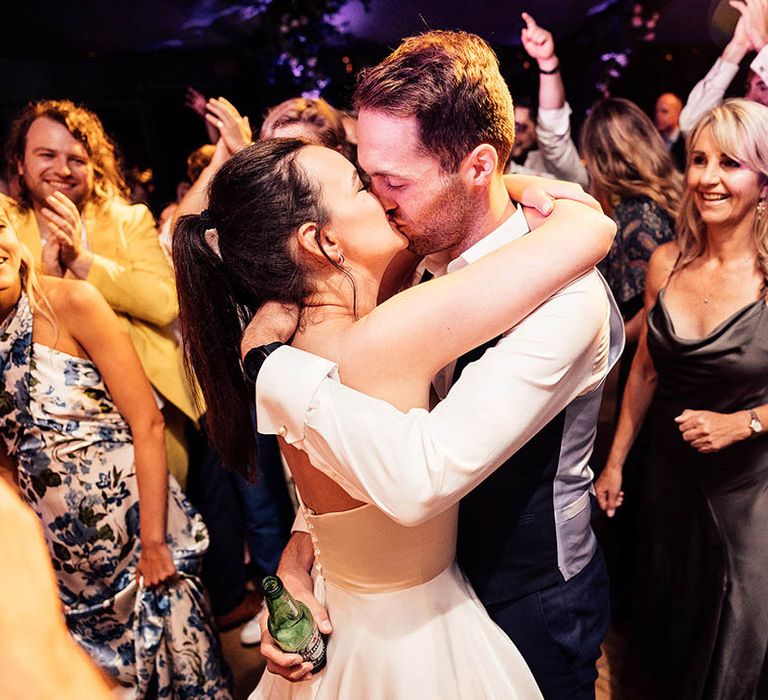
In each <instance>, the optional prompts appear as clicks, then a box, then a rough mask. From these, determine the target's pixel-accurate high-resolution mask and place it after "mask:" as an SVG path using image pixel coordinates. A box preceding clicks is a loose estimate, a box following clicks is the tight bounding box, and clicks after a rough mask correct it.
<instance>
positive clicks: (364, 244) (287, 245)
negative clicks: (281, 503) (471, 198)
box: [174, 139, 614, 700]
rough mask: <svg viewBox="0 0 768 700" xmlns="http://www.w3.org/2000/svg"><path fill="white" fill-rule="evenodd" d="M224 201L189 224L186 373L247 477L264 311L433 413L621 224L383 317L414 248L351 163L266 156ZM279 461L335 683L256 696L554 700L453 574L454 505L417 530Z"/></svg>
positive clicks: (560, 229)
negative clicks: (250, 338) (385, 283)
mask: <svg viewBox="0 0 768 700" xmlns="http://www.w3.org/2000/svg"><path fill="white" fill-rule="evenodd" d="M511 194H512V195H513V196H514V195H518V196H519V195H520V193H516V192H511ZM209 202H210V203H209V209H208V210H207V211H205V212H203V213H202V214H200V215H191V216H186V217H183V218H182V219H181V220H180V221H179V223H178V226H177V229H176V234H175V236H174V263H175V266H176V271H177V283H178V289H179V296H180V302H181V319H182V328H183V332H184V335H185V345H186V352H187V358H188V361H189V365H190V367H191V368H193V369H194V371H195V373H196V375H197V377H198V379H199V381H200V384H201V387H202V389H203V393H204V395H205V399H206V403H207V405H208V407H209V415H210V427H211V437H212V440H213V442H214V444H215V445H216V447H217V448H218V449H220V450H221V452H222V454H223V455H224V458H225V461H226V462H227V463H228V464H229V465H230V466H231V467H233V468H245V466H246V465H252V464H253V463H254V452H255V450H254V436H253V432H252V427H251V415H250V406H251V396H252V394H251V390H250V388H249V387H247V386H246V383H245V380H244V379H243V376H242V371H241V367H240V362H239V339H240V334H241V328H242V324H243V322H244V321H247V320H248V319H249V318H250V317H251V316H252V315H253V314H254V313H255V312H256V310H258V308H260V306H261V305H263V304H264V303H265V302H267V301H278V302H284V303H295V304H298V305H299V307H300V308H301V322H300V324H299V329H298V331H297V333H296V335H295V337H294V338H293V345H294V346H295V347H298V348H301V349H303V350H307V351H309V352H312V353H315V354H318V355H322V356H324V357H326V358H328V359H330V360H332V361H333V362H335V363H337V364H338V366H339V371H340V378H341V380H342V381H343V382H344V383H345V384H347V385H349V386H352V387H354V388H356V389H359V390H361V391H363V392H365V393H367V394H370V395H372V396H376V397H378V398H381V399H384V400H386V401H388V402H390V403H391V404H393V405H394V406H396V407H398V408H399V409H401V410H408V409H410V408H413V407H424V408H426V407H428V406H429V393H430V383H431V380H432V377H433V376H434V375H435V374H436V373H437V372H438V370H440V369H441V368H442V367H444V366H446V365H447V364H448V363H449V362H451V361H452V360H454V359H456V358H457V357H459V356H460V355H462V354H464V353H465V352H467V351H469V350H470V349H472V348H475V347H477V346H478V345H480V344H482V343H484V342H487V341H488V340H490V339H492V338H494V337H496V336H497V335H499V334H501V333H503V332H504V331H506V330H507V329H509V328H510V327H512V326H513V325H515V324H516V323H517V322H519V321H520V320H521V319H522V318H524V317H525V316H526V315H527V314H528V313H530V312H531V311H532V310H533V309H535V308H536V307H537V306H538V305H539V304H540V303H541V302H542V301H544V300H545V299H547V298H548V297H549V296H551V295H552V294H553V293H554V292H555V291H557V290H558V289H560V288H561V287H563V286H564V285H565V284H567V283H568V282H570V281H572V280H573V279H575V278H576V277H578V276H580V275H581V274H583V273H584V272H586V271H587V270H588V269H590V268H591V267H592V266H593V265H594V264H595V263H596V262H597V261H598V260H599V259H600V258H601V257H602V256H603V255H604V254H605V252H606V250H607V248H608V246H609V245H610V241H611V238H612V235H613V232H614V226H613V224H612V222H611V221H610V220H609V219H607V218H606V217H604V216H602V215H601V214H599V213H597V212H595V211H594V210H592V209H591V208H589V207H587V206H585V205H581V204H577V203H575V202H569V201H562V200H561V201H558V202H557V203H556V204H555V205H554V211H553V213H552V214H551V215H550V216H549V217H548V218H547V219H546V221H545V222H544V223H543V224H541V226H539V227H538V228H537V229H536V231H535V232H534V233H532V234H530V235H527V236H524V237H522V238H521V239H518V240H516V241H514V242H512V243H509V244H507V245H505V246H503V247H502V248H500V249H499V250H498V251H496V252H493V253H491V254H489V255H487V256H485V257H483V258H482V259H480V260H478V261H477V262H475V263H473V264H472V265H470V266H467V267H464V268H462V269H461V270H458V271H456V272H454V273H452V274H451V275H449V276H447V277H443V278H440V279H436V280H432V281H430V282H427V283H425V284H421V285H418V286H417V287H414V288H411V289H409V290H407V291H405V292H402V293H400V294H397V295H395V296H393V297H392V298H391V299H389V300H388V301H386V302H384V303H382V304H380V305H379V306H376V300H377V296H378V291H379V285H380V283H381V280H382V277H383V275H384V272H385V270H386V269H387V266H388V264H389V263H390V261H391V260H392V259H393V257H394V256H395V255H396V254H397V253H398V252H399V251H401V250H402V249H403V248H405V247H406V246H407V245H408V240H407V239H406V238H405V237H404V236H403V235H402V234H401V233H400V232H399V231H398V230H396V229H395V228H394V227H393V226H391V225H390V223H389V221H388V220H387V217H386V214H385V212H384V210H383V208H382V206H381V204H380V203H379V201H378V200H377V199H376V197H374V196H373V195H372V194H371V193H370V192H368V191H367V190H366V188H365V186H364V185H363V183H362V182H361V181H360V179H359V177H358V175H357V172H356V170H355V168H354V167H353V166H352V164H351V163H349V162H348V161H347V160H346V159H344V158H343V157H342V156H341V155H339V154H338V153H336V152H334V151H331V150H329V149H325V148H321V147H318V146H311V145H307V144H305V143H304V142H302V141H299V140H295V139H280V140H270V141H262V142H259V143H257V144H254V145H253V146H250V147H248V148H246V149H244V150H242V151H240V152H239V153H237V154H235V155H234V156H233V157H232V158H230V160H228V161H227V162H226V163H225V164H224V165H223V166H222V168H221V170H220V171H219V172H218V173H217V174H216V176H215V178H214V180H213V181H212V183H211V189H210V197H209ZM576 232H578V235H577V233H576ZM553 250H555V251H557V254H556V255H553ZM457 319H460V321H461V322H460V324H459V323H457ZM285 381H286V382H288V383H289V382H290V381H291V378H290V377H286V378H285ZM282 448H283V452H284V455H285V458H286V460H287V462H288V464H289V466H290V469H291V472H292V474H293V478H294V480H295V482H296V484H297V487H298V490H299V492H300V495H301V499H302V502H303V508H304V513H305V516H306V518H307V521H308V526H309V528H310V531H311V532H312V536H313V542H314V544H315V556H316V560H317V562H318V567H317V568H318V570H319V571H320V573H321V574H322V575H321V577H320V578H319V579H318V589H317V590H316V593H317V595H318V598H320V599H321V600H322V601H323V602H324V603H325V604H326V606H327V607H328V611H329V613H330V615H331V616H332V617H333V620H334V629H335V631H334V634H333V636H332V637H331V638H330V641H329V646H328V665H327V667H326V669H325V670H323V671H322V673H319V674H317V675H316V676H314V677H313V678H312V679H311V680H310V681H309V682H307V683H302V684H291V683H290V682H288V681H286V680H285V679H283V678H281V677H278V676H275V675H273V674H269V673H267V674H265V676H264V678H263V679H262V681H261V683H260V684H259V686H258V687H257V689H256V691H255V692H254V694H253V696H252V697H254V698H268V697H279V698H283V697H297V698H337V697H345V698H350V697H366V698H382V699H384V698H386V699H387V700H393V699H394V700H396V699H397V698H413V697H425V698H437V697H439V698H466V697H471V698H539V697H541V694H540V692H539V690H538V688H537V686H536V683H535V681H534V679H533V676H532V675H531V673H530V671H529V670H528V668H527V666H526V664H525V662H524V660H523V659H522V657H521V656H520V654H519V652H518V651H517V649H516V648H515V646H514V645H513V644H512V642H511V641H510V640H509V638H508V637H507V636H506V635H505V634H504V633H503V632H502V631H501V630H500V629H499V628H498V627H497V626H496V625H495V624H494V623H493V622H492V621H491V620H490V618H489V617H488V615H487V613H486V612H485V610H484V608H483V607H482V606H481V605H480V603H479V602H478V601H477V599H476V597H475V595H474V593H473V592H472V590H471V588H470V587H469V585H468V584H467V582H466V581H465V579H464V578H463V576H462V574H461V573H460V571H459V569H458V567H457V565H456V563H455V561H454V554H455V538H456V517H457V507H456V506H454V507H451V508H449V509H448V510H446V511H445V512H443V513H442V514H440V515H438V516H436V517H435V518H433V519H431V520H429V521H427V522H425V523H423V524H421V525H418V526H416V527H404V526H402V525H400V524H398V523H396V522H395V521H394V520H392V519H390V518H389V517H388V516H386V515H385V514H384V513H382V512H381V511H379V510H377V509H376V508H375V507H374V506H372V505H366V504H363V503H362V502H361V501H358V500H356V499H354V498H353V497H352V496H350V495H349V494H348V493H347V492H346V491H345V490H344V489H343V488H342V487H341V486H340V485H339V484H337V483H335V482H333V481H332V480H331V479H330V478H328V477H327V476H325V475H324V474H322V473H321V472H319V471H318V470H316V469H314V468H313V467H312V465H311V464H310V463H309V461H308V460H307V458H306V456H305V455H304V454H303V453H300V452H298V451H296V450H294V449H292V448H290V447H288V446H287V445H286V444H285V443H283V445H282Z"/></svg>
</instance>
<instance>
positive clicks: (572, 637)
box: [487, 548, 610, 700]
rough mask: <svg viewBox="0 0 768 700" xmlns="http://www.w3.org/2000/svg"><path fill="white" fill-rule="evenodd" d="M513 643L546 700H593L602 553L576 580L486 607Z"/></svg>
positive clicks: (602, 602) (600, 629) (603, 606)
mask: <svg viewBox="0 0 768 700" xmlns="http://www.w3.org/2000/svg"><path fill="white" fill-rule="evenodd" d="M487 610H488V614H489V615H490V616H491V618H492V619H493V621H494V622H495V623H496V624H497V625H498V626H499V627H501V628H502V629H503V630H504V631H505V632H506V633H507V635H508V636H509V638H510V639H511V640H512V641H513V642H514V643H515V645H516V646H517V648H518V649H519V651H520V653H521V654H522V655H523V658H524V659H525V661H526V662H527V663H528V666H529V668H530V669H531V672H532V673H533V676H534V678H535V679H536V682H537V683H538V684H539V688H540V689H541V692H542V694H543V695H544V698H545V699H546V700H593V699H594V697H595V681H596V680H597V670H596V668H595V664H596V662H597V660H598V659H599V658H600V645H601V644H602V641H603V638H604V637H605V633H606V631H607V629H608V619H609V615H610V603H609V595H608V574H607V572H606V568H605V561H604V560H603V554H602V551H601V550H600V549H599V548H598V550H597V552H596V553H595V555H594V557H592V560H591V561H590V562H589V564H587V565H586V566H585V567H584V569H582V571H580V572H579V573H578V574H577V575H576V576H574V577H573V578H571V579H569V580H568V581H563V582H561V583H557V584H555V585H554V586H549V587H548V588H544V589H542V590H539V591H535V592H534V593H530V594H529V595H526V596H523V597H522V598H517V599H515V600H511V601H505V602H503V603H493V604H491V605H488V606H487Z"/></svg>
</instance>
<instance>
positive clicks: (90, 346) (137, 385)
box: [55, 283, 176, 586]
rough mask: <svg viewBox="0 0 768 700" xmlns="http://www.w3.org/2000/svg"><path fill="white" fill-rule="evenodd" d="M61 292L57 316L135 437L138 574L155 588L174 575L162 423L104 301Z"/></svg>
mask: <svg viewBox="0 0 768 700" xmlns="http://www.w3.org/2000/svg"><path fill="white" fill-rule="evenodd" d="M62 291H63V294H62V295H61V297H59V298H60V303H58V304H57V306H56V307H55V310H56V312H57V315H58V316H59V317H60V318H61V320H62V322H63V323H64V324H65V325H66V328H67V330H68V331H69V332H70V333H71V334H72V336H73V337H74V339H75V340H76V341H77V342H78V343H80V345H82V347H83V348H84V350H85V351H86V353H87V354H88V356H89V357H90V358H91V360H93V362H94V364H95V365H96V367H97V369H98V370H99V373H100V374H101V376H102V378H103V379H104V383H105V384H106V386H107V388H108V389H109V392H110V394H111V395H112V398H113V400H114V402H115V405H116V407H117V409H118V411H119V412H120V413H121V414H122V416H123V417H124V418H125V420H126V422H127V423H128V425H129V426H130V429H131V434H132V435H133V446H134V459H135V464H136V480H137V482H138V487H139V498H140V503H141V507H140V530H141V550H142V551H141V557H140V559H139V564H138V573H139V574H140V575H142V576H144V580H145V582H146V583H147V585H150V586H153V585H156V584H159V583H161V582H162V581H164V580H166V579H168V578H170V577H172V576H173V575H174V574H175V573H176V569H175V566H174V564H173V560H172V559H171V554H170V551H169V550H168V547H167V545H166V543H165V535H166V512H167V507H168V466H167V463H166V452H165V435H164V424H163V418H162V415H161V413H160V410H159V409H158V407H157V403H156V402H155V399H154V396H153V394H152V389H151V387H150V384H149V380H148V379H147V377H146V375H145V374H144V370H143V369H142V367H141V363H140V362H139V358H138V356H137V355H136V351H135V350H134V349H133V345H132V344H131V341H130V338H129V337H128V335H127V333H126V331H125V330H123V328H122V326H121V325H120V323H119V321H118V319H117V317H116V316H115V314H114V312H113V311H112V309H110V307H109V305H108V304H107V303H106V302H105V301H104V299H103V297H102V296H101V295H100V294H99V293H98V291H96V289H94V288H93V287H92V286H91V285H88V284H84V283H70V284H69V285H67V287H66V288H65V289H63V290H62Z"/></svg>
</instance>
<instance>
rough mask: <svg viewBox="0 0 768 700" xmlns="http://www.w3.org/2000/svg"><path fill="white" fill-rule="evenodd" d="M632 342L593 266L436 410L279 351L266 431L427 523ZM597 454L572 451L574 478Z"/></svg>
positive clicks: (262, 418) (379, 502)
mask: <svg viewBox="0 0 768 700" xmlns="http://www.w3.org/2000/svg"><path fill="white" fill-rule="evenodd" d="M521 220H522V222H524V221H525V219H524V217H522V213H521V212H518V213H517V214H516V215H515V216H514V217H512V218H511V219H509V220H508V221H507V222H506V225H504V226H502V227H501V228H500V229H499V230H497V231H495V232H493V233H491V234H490V235H489V236H486V237H485V238H484V239H483V240H482V241H480V242H479V243H478V244H477V245H476V246H473V247H472V248H470V249H469V250H468V251H466V252H465V253H464V254H463V255H462V256H461V259H460V260H457V261H455V264H456V265H461V264H470V263H471V262H472V261H473V260H475V259H477V257H480V256H481V255H484V254H486V253H487V252H490V250H492V249H495V248H498V247H500V246H501V245H503V244H504V243H506V242H507V241H508V240H512V239H513V238H515V237H516V236H519V235H520V233H521V231H520V230H519V226H520V224H521ZM525 228H526V230H527V225H526V227H525ZM623 338H624V335H623V323H622V322H621V317H620V315H619V314H618V311H617V309H616V308H615V302H613V298H612V297H611V296H610V292H608V291H607V285H606V284H605V282H604V280H603V279H602V277H600V275H599V273H597V272H596V271H594V270H593V271H591V272H589V273H587V274H585V275H584V276H582V277H581V278H579V279H578V280H576V281H575V282H573V283H572V284H570V285H568V286H567V287H566V288H565V289H563V290H562V291H560V292H559V293H557V294H555V295H554V296H553V297H552V298H551V299H549V300H548V301H547V302H545V303H544V304H542V305H541V306H540V307H539V308H538V309H537V310H536V311H534V312H533V313H532V314H531V315H530V316H528V317H527V318H526V319H524V320H523V321H521V322H520V323H519V324H518V325H517V326H515V327H514V328H512V329H511V330H509V331H508V332H507V333H506V334H505V335H504V337H503V338H502V339H501V340H500V341H499V342H498V343H497V344H496V346H494V347H492V348H490V349H489V350H488V351H486V352H485V354H484V355H483V356H482V358H481V359H480V360H478V361H476V362H473V363H471V364H469V365H468V366H467V367H466V369H465V370H464V372H463V373H462V375H461V378H460V379H459V381H457V382H456V383H455V384H454V385H453V387H452V388H451V390H450V392H449V393H448V395H447V397H446V398H445V399H444V400H443V401H442V402H441V403H440V404H439V405H438V406H436V407H435V408H434V409H433V410H432V411H431V412H428V411H426V410H424V409H423V408H414V409H411V410H410V411H407V412H401V411H399V410H397V409H396V408H394V407H393V406H391V405H390V404H388V403H386V402H385V401H381V400H379V399H375V398H372V397H369V396H367V395H365V394H362V393H360V392H357V391H355V390H353V389H350V388H349V387H345V386H344V385H342V384H341V383H340V382H339V381H338V372H337V367H336V365H335V364H334V363H333V362H330V361H328V360H326V359H324V358H321V357H318V356H316V355H312V354H309V353H306V352H303V351H301V350H297V349H295V348H291V347H287V346H286V347H283V348H280V349H278V350H276V351H275V352H273V353H272V354H271V355H270V356H269V357H268V358H267V360H266V361H265V362H264V364H263V365H262V368H261V371H260V372H259V376H258V380H257V383H256V406H257V410H256V412H257V419H258V427H259V431H260V432H262V433H267V434H278V435H281V436H282V437H283V438H284V439H285V440H286V441H287V442H288V443H289V444H291V445H293V446H295V447H297V448H299V449H302V450H304V451H305V452H306V453H307V455H308V456H309V459H310V461H311V462H312V464H313V465H314V466H315V467H316V468H318V469H320V470H321V471H322V472H324V473H325V474H327V475H328V476H330V477H331V478H332V479H334V480H335V481H336V482H337V483H338V484H340V485H341V486H342V487H343V488H344V489H345V490H346V491H347V492H348V493H349V494H350V495H351V496H352V497H353V498H356V499H359V500H361V501H364V502H367V503H373V504H375V505H376V506H377V507H379V508H380V509H381V510H383V511H384V512H385V513H387V514H388V515H389V516H390V517H392V518H393V519H394V520H396V521H398V522H400V523H403V524H418V523H420V522H423V521H424V520H427V519H429V518H431V517H434V516H435V515H436V514H438V513H440V512H442V511H443V510H445V509H446V508H448V507H449V506H451V505H453V504H454V503H456V502H457V501H458V500H459V499H460V498H461V497H462V496H464V495H465V494H467V493H468V492H469V491H470V490H472V488H474V486H475V485H476V484H478V483H480V481H482V480H483V479H484V478H485V477H486V476H488V475H489V474H490V473H491V472H492V471H493V470H494V469H496V468H497V467H498V466H499V465H501V464H502V463H503V462H504V461H506V460H507V459H508V458H509V457H510V456H511V455H512V454H514V453H515V452H516V451H517V450H519V449H520V448H521V447H522V446H523V445H524V444H525V443H526V442H527V441H528V440H529V439H530V438H532V437H533V436H534V435H535V434H536V433H537V432H539V430H541V429H542V428H543V427H544V426H545V425H546V424H547V423H549V422H550V421H551V420H552V419H553V418H554V417H555V416H557V415H558V414H559V413H560V412H561V411H562V410H563V409H564V408H565V407H566V406H568V405H569V404H570V403H571V402H572V401H573V400H574V399H575V398H576V397H579V396H582V395H586V394H588V393H590V392H593V391H594V390H596V389H597V388H598V387H600V385H601V383H602V382H603V380H604V378H605V376H606V375H607V373H608V370H609V369H610V367H611V366H612V365H613V364H614V363H615V361H616V360H617V359H618V356H619V355H620V354H621V350H622V348H623ZM597 400H598V401H599V396H597ZM582 447H583V449H582ZM569 449H571V448H570V447H569ZM576 453H578V454H576ZM590 454H591V442H589V445H588V446H587V445H584V446H578V448H574V451H573V455H575V456H574V458H573V460H572V463H571V464H570V466H569V471H572V472H573V473H574V474H576V473H579V475H580V477H579V480H580V482H581V483H583V482H584V479H585V478H586V479H587V481H589V480H590V479H591V470H590V469H589V466H588V464H587V462H588V459H589V456H590ZM567 481H568V479H567V478H566V480H565V481H564V482H563V484H564V488H565V489H566V490H567V488H568V486H567ZM587 495H588V494H585V493H581V494H580V495H579V496H578V497H577V498H575V499H573V500H571V501H569V497H568V495H567V494H561V497H560V498H559V500H560V502H561V507H560V511H561V512H560V516H561V517H562V518H570V517H574V516H575V515H577V512H576V510H577V509H578V512H579V513H583V512H587V511H586V510H585V509H587V508H588V506H589V502H588V498H585V496H587ZM294 529H302V528H301V527H298V528H294Z"/></svg>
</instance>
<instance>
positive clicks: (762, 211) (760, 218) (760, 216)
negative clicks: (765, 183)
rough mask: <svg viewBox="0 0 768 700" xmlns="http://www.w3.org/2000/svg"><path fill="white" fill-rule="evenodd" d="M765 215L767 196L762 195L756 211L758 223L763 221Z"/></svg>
mask: <svg viewBox="0 0 768 700" xmlns="http://www.w3.org/2000/svg"><path fill="white" fill-rule="evenodd" d="M764 216H765V197H760V199H758V200H757V210H756V212H755V218H756V220H757V224H758V225H759V224H760V223H762V221H763V217H764Z"/></svg>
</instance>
